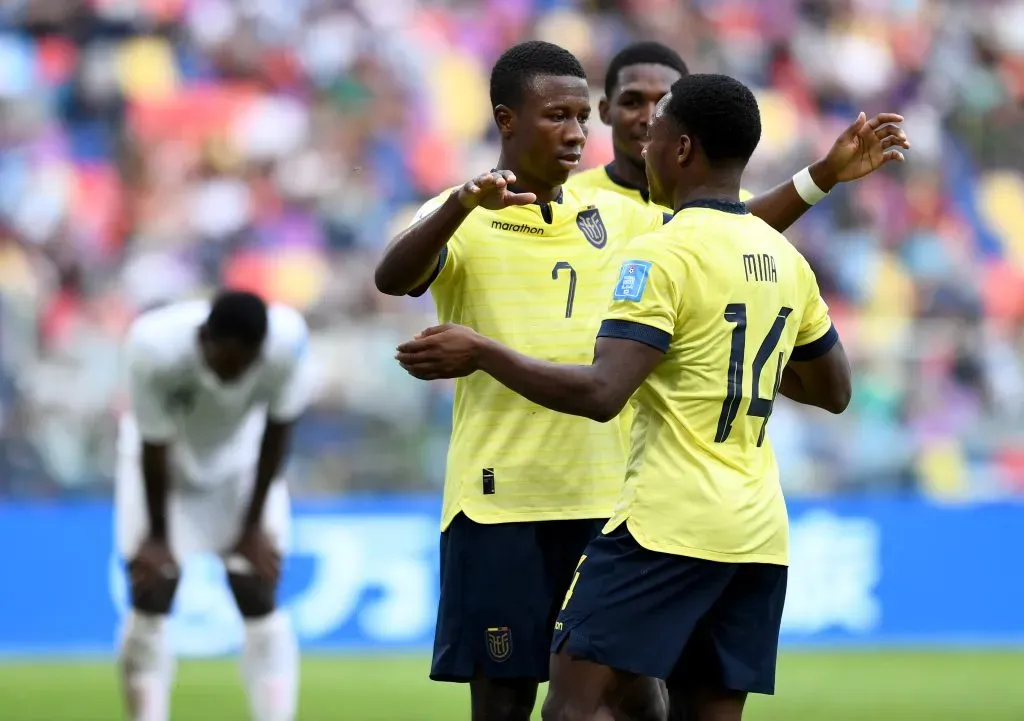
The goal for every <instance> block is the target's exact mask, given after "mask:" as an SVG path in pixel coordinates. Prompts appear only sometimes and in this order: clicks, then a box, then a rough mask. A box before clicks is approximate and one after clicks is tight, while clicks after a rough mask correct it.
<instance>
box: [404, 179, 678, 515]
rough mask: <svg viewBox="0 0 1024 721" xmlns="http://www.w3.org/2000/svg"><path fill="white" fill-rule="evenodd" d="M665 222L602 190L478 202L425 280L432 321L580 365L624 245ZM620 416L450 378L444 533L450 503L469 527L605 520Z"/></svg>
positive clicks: (624, 445) (621, 463) (621, 439)
mask: <svg viewBox="0 0 1024 721" xmlns="http://www.w3.org/2000/svg"><path fill="white" fill-rule="evenodd" d="M450 192H451V191H446V192H444V193H442V194H441V195H439V196H438V197H437V198H434V199H433V200H431V201H428V202H427V203H426V204H425V205H424V206H423V208H421V210H420V212H419V213H418V214H417V217H422V215H425V214H426V213H428V212H430V211H432V210H433V209H434V208H436V207H438V206H439V205H440V204H441V203H443V202H444V200H445V199H446V198H447V197H448V195H449V194H450ZM663 222H664V216H663V213H662V212H661V211H660V210H658V209H655V208H648V207H645V206H643V205H641V204H639V203H636V202H633V201H631V200H628V199H625V198H622V197H620V196H619V195H616V194H614V193H607V192H604V191H587V192H585V193H581V192H577V191H574V190H572V189H564V190H563V192H562V194H561V196H560V198H559V199H558V200H557V201H556V202H553V203H549V204H544V205H539V204H534V205H529V206H525V207H512V208H505V209H503V210H500V211H491V210H487V209H484V208H476V209H475V210H473V212H471V213H470V214H469V216H468V217H467V218H466V220H465V221H463V223H462V225H461V226H460V227H459V229H458V230H457V231H456V232H455V234H454V235H453V237H452V238H451V239H450V241H449V242H448V244H447V246H446V248H445V250H444V252H443V253H442V256H441V259H440V262H439V264H438V265H439V267H438V271H437V272H436V274H435V276H434V278H433V279H432V282H431V284H430V293H431V295H432V296H433V298H434V302H435V305H436V306H437V315H438V320H439V321H440V322H441V323H458V324H461V325H465V326H468V327H470V328H472V329H474V330H476V331H477V332H479V333H481V334H483V335H485V336H488V337H489V338H493V339H494V340H496V341H498V342H500V343H502V344H504V345H506V346H508V347H509V348H512V349H514V350H517V351H520V352H522V353H525V354H526V355H529V356H533V357H537V358H544V359H547V360H551V361H556V362H559V363H590V362H591V359H592V358H593V353H594V338H595V336H596V334H597V330H598V327H599V326H600V324H601V318H602V317H603V315H604V313H605V311H606V309H607V307H608V298H609V296H610V293H611V289H612V287H613V285H614V284H615V279H616V278H617V277H618V269H619V265H620V261H621V260H622V253H623V250H624V248H625V246H626V244H627V243H628V242H629V241H630V239H632V238H634V237H636V236H639V235H643V234H644V233H647V232H648V231H650V230H652V229H654V228H656V227H659V226H661V225H662V223H663ZM627 423H628V419H623V420H621V421H617V422H612V423H605V424H602V423H595V422H594V421H590V420H587V419H586V418H579V417H575V416H568V415H563V414H560V413H556V412H554V411H551V410H548V409H546V408H542V407H540V406H538V405H536V404H534V403H531V402H530V401H528V400H526V399H525V398H523V397H521V396H519V395H517V394H515V393H513V392H512V391H510V390H509V389H507V388H505V386H503V385H501V384H500V383H498V382H497V381H496V380H494V379H493V378H491V377H490V376H489V375H487V374H485V373H474V374H472V375H471V376H469V377H467V378H460V379H459V380H457V381H456V383H455V407H454V412H453V429H452V437H451V444H450V447H449V451H448V466H447V471H446V474H445V489H444V507H443V511H442V519H441V527H442V529H444V528H447V526H448V524H449V523H450V522H451V520H452V518H454V517H455V515H456V514H457V513H458V512H459V511H462V512H464V513H465V514H466V515H467V516H468V517H469V518H471V519H472V520H474V521H476V522H478V523H505V522H510V521H543V520H558V519H563V520H570V519H583V518H608V517H610V516H611V512H612V509H613V507H614V505H615V502H616V500H617V499H618V497H619V491H620V489H621V487H622V481H623V478H624V475H625V466H626V457H627V450H628V427H627Z"/></svg>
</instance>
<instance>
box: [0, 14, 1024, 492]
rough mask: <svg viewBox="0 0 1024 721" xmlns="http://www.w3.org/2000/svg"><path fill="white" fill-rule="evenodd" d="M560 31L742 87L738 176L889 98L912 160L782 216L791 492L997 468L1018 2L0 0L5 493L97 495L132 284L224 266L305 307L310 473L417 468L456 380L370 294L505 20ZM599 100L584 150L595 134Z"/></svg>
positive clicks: (166, 288) (431, 189)
mask: <svg viewBox="0 0 1024 721" xmlns="http://www.w3.org/2000/svg"><path fill="white" fill-rule="evenodd" d="M528 37H540V38H545V39H551V40H554V41H556V42H559V43H561V44H563V45H566V46H567V47H569V48H570V49H571V50H573V51H574V52H576V53H577V54H579V55H580V57H581V59H583V61H584V63H585V65H586V67H587V68H588V70H589V72H590V73H591V74H592V75H591V77H592V80H593V86H594V88H595V100H596V98H597V95H598V94H599V92H600V91H599V90H597V88H598V87H599V86H600V84H601V81H602V80H603V77H602V73H603V68H604V66H605V64H606V62H607V61H608V59H609V57H610V56H611V55H612V54H613V53H614V52H615V51H616V50H617V49H618V48H619V47H621V46H622V45H623V44H625V43H627V42H629V41H630V40H632V39H635V38H639V37H644V38H654V39H658V40H661V41H663V42H667V43H669V44H671V45H673V46H674V47H676V48H677V49H678V50H679V51H680V52H681V53H682V54H683V56H684V57H685V58H686V60H687V62H688V63H689V64H690V67H691V68H693V69H694V70H697V71H722V72H727V73H730V74H733V75H736V76H738V77H740V78H742V79H743V80H745V81H746V82H748V83H751V84H752V85H754V86H756V87H757V88H759V94H760V100H761V104H762V114H763V119H764V140H763V142H762V147H761V148H760V149H759V151H758V154H757V156H756V159H755V162H754V164H753V166H752V168H751V172H750V177H749V180H748V183H749V186H750V187H752V188H754V189H756V188H758V187H761V188H766V187H768V186H769V184H771V183H774V182H777V181H778V180H779V179H780V178H782V177H785V176H786V175H788V174H789V173H791V172H793V171H795V170H796V169H798V168H799V167H801V166H802V164H804V163H806V162H808V161H809V160H810V159H811V158H812V157H814V156H815V155H816V154H818V153H821V152H823V151H824V150H825V149H826V148H827V146H828V144H829V143H830V142H831V140H832V138H833V137H834V136H835V135H836V134H837V133H838V132H839V131H840V130H841V129H842V128H843V127H844V126H845V125H846V124H848V123H849V122H850V121H851V120H852V119H853V118H854V117H855V116H856V114H857V112H858V111H860V110H862V109H863V110H865V111H868V112H877V111H880V110H892V109H895V110H899V111H901V112H903V113H904V114H905V115H906V117H907V129H908V131H909V132H910V133H911V134H912V136H913V142H914V148H913V150H912V151H911V153H910V156H909V160H910V162H909V163H908V164H907V165H906V166H904V167H902V168H897V169H893V170H892V172H889V173H886V174H883V175H879V176H877V177H874V176H873V177H872V178H870V179H869V180H867V181H866V182H862V183H859V184H857V185H856V186H855V187H850V188H843V189H842V190H840V191H837V192H836V193H835V195H834V197H832V198H830V199H829V200H827V201H826V202H824V203H822V204H821V206H820V207H818V208H816V209H815V210H814V212H813V213H811V214H810V215H809V216H808V217H807V218H806V219H805V220H804V221H803V222H802V223H801V224H800V225H799V226H798V227H797V228H796V229H794V231H793V233H792V235H791V237H792V238H793V240H794V242H796V243H797V244H798V245H799V246H800V247H801V248H802V249H803V250H804V252H805V253H806V254H807V256H808V258H809V259H810V260H811V262H812V264H813V265H814V266H815V268H816V270H817V271H818V273H819V277H820V279H821V285H822V288H823V291H824V292H825V293H826V295H827V296H828V299H829V301H830V304H831V305H832V307H833V310H834V315H835V318H836V322H837V324H838V325H839V326H840V328H841V331H842V333H843V337H844V339H846V340H847V343H848V345H849V346H850V351H851V354H852V356H853V357H854V359H855V360H856V364H857V368H856V374H857V379H856V383H857V384H856V393H855V398H854V405H853V407H852V408H851V410H850V411H849V412H848V413H847V414H846V415H844V416H842V417H839V418H823V417H822V414H820V413H817V412H813V411H811V412H808V411H806V410H805V409H803V408H799V407H796V406H794V405H792V404H788V403H786V402H785V401H780V403H779V405H778V408H777V409H776V416H775V419H774V420H773V428H774V430H773V433H772V435H773V437H774V438H775V445H776V447H777V449H778V451H779V455H780V461H781V463H782V466H783V469H784V474H783V475H784V478H785V480H786V483H787V485H788V486H789V489H790V491H791V492H794V493H837V492H858V493H860V492H875V491H883V492H925V493H929V494H933V495H935V496H938V497H944V498H959V497H965V496H975V497H977V496H993V495H1001V494H1007V493H1018V492H1022V491H1024V454H1022V453H1021V451H1020V450H1019V449H1020V448H1021V447H1024V443H1022V441H1024V438H1022V436H1024V424H1022V423H1021V420H1022V416H1024V365H1022V363H1021V351H1022V339H1024V336H1022V321H1024V175H1022V173H1021V168H1024V141H1022V140H1021V139H1022V138H1024V132H1022V131H1024V110H1022V109H1024V102H1022V99H1024V2H1019V1H1014V0H973V1H972V2H971V3H963V2H957V0H816V1H815V2H806V1H803V0H770V2H769V1H768V0H763V1H759V0H688V1H687V0H620V1H619V2H607V1H603V2H602V1H598V0H590V1H588V0H436V1H433V2H432V1H428V0H388V2H369V1H367V0H259V1H258V2H256V1H253V0H250V1H249V2H241V1H235V0H11V1H9V2H6V3H3V4H2V5H0V147H2V150H3V152H2V154H0V494H50V493H55V492H71V491H85V492H91V491H105V490H106V489H107V488H108V485H109V474H110V469H111V467H112V459H111V453H112V449H113V436H114V433H115V429H116V422H115V420H116V414H117V413H118V412H119V411H120V410H121V408H122V407H123V405H124V398H123V393H122V389H121V386H120V381H119V374H118V345H119V338H120V335H121V333H122V332H123V330H124V327H125V325H126V324H127V323H128V322H129V321H130V319H131V318H132V317H133V316H134V315H135V314H136V313H138V312H139V311H140V310H143V309H145V308H147V307H150V306H152V305H155V304H159V303H162V302H166V301H168V300H171V299H176V298H182V297H187V296H192V295H195V294H201V293H204V292H207V291H208V290H209V289H210V288H212V287H214V286H216V285H218V284H221V283H227V284H231V285H235V286H244V287H248V288H252V289H255V290H258V291H260V292H262V293H264V294H266V295H267V296H268V297H270V298H271V299H274V300H280V301H283V302H286V303H290V304H292V305H295V306H297V307H299V308H300V309H302V310H303V311H304V312H305V313H306V314H307V316H308V318H309V320H310V323H311V326H312V327H313V329H314V333H315V340H314V343H315V349H316V351H317V353H318V356H319V358H320V360H321V364H320V365H321V367H322V375H323V377H322V393H321V400H320V403H319V405H318V406H317V408H316V409H315V410H314V411H313V412H312V413H311V414H310V415H309V417H308V418H307V419H306V420H305V422H304V423H303V425H302V428H301V432H300V434H299V437H298V439H297V444H298V460H297V462H296V473H295V474H294V476H295V481H296V486H297V488H299V489H300V492H301V491H303V490H304V491H306V492H337V491H347V490H353V489H364V490H375V491H379V490H399V489H401V490H411V489H430V488H434V487H436V486H437V485H438V484H439V483H440V481H441V479H442V477H443V472H442V469H443V463H444V449H445V439H446V433H447V428H448V422H449V415H450V403H451V401H450V387H448V386H443V385H434V386H430V385H426V384H421V383H417V382H415V381H412V380H411V379H408V378H406V377H405V375H404V373H402V371H401V369H399V368H398V367H397V366H396V365H395V364H394V363H393V362H392V360H391V356H392V349H393V348H394V346H395V344H396V343H397V342H398V341H399V340H401V339H403V338H404V337H406V336H407V335H409V334H410V333H412V332H414V331H416V330H418V329H419V328H420V327H422V326H423V325H425V324H427V323H429V322H430V320H431V307H430V304H429V301H424V300H420V301H408V302H406V301H396V300H394V299H391V298H385V297H382V296H380V295H378V294H377V293H376V292H375V291H374V290H373V287H372V283H371V281H370V276H371V272H370V271H371V268H372V265H373V262H374V260H375V257H376V255H377V254H378V253H379V252H380V249H381V247H382V245H383V244H384V243H385V242H386V240H387V238H388V237H389V235H390V234H391V233H392V232H393V231H394V229H395V227H397V226H398V225H399V224H401V223H403V222H406V221H407V220H408V218H409V217H410V215H411V213H412V212H413V211H414V210H415V208H416V207H417V205H418V204H419V203H420V202H422V200H424V199H425V198H427V197H429V196H432V195H434V194H436V193H437V192H439V191H440V190H442V189H443V188H445V187H447V186H448V185H451V184H454V183H457V182H461V181H462V180H463V179H464V178H465V177H467V176H469V175H471V174H474V173H476V172H478V171H479V170H480V168H486V167H489V165H488V164H489V163H491V162H492V161H493V159H494V157H496V154H497V151H496V147H495V143H494V136H493V131H492V128H491V120H490V113H489V111H488V102H487V71H488V68H489V66H490V64H491V63H492V62H493V60H494V59H495V58H496V57H497V56H498V55H499V54H500V53H501V51H502V50H504V49H505V48H506V47H507V46H508V45H510V44H512V43H514V42H517V41H519V40H522V39H525V38H528ZM609 154H610V145H609V138H608V133H607V130H606V129H605V128H603V127H602V126H600V125H599V124H598V123H597V122H596V121H595V123H594V126H593V127H592V128H591V139H590V144H589V145H588V148H587V152H586V155H585V160H586V162H587V164H588V165H591V166H593V165H597V164H599V163H602V162H606V161H607V159H608V157H609Z"/></svg>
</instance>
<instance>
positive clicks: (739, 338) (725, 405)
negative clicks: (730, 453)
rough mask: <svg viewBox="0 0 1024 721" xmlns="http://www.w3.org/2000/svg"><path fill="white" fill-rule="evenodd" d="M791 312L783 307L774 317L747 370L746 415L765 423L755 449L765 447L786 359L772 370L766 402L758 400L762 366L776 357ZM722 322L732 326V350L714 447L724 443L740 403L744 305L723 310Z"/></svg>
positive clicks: (744, 334) (727, 307) (730, 305)
mask: <svg viewBox="0 0 1024 721" xmlns="http://www.w3.org/2000/svg"><path fill="white" fill-rule="evenodd" d="M792 312H793V309H792V308H786V307H782V308H780V309H779V314H778V315H777V316H775V322H774V323H772V327H771V329H770V330H769V331H768V335H766V336H765V337H764V340H763V341H761V346H760V347H759V348H758V349H757V355H755V356H754V362H753V363H752V364H751V366H750V375H751V383H752V385H751V388H750V405H749V406H747V415H748V416H755V417H756V418H762V419H764V420H763V421H762V423H761V432H760V433H759V434H758V436H757V445H758V446H760V445H761V444H762V443H764V434H765V429H767V427H768V418H769V417H770V416H771V414H772V405H773V404H774V403H775V396H776V395H777V394H778V392H779V385H780V384H781V383H782V370H783V365H782V359H783V356H784V355H785V354H784V353H782V352H779V354H778V365H777V367H776V369H775V383H774V384H773V385H772V394H771V396H770V397H769V398H762V397H761V391H760V388H761V372H762V371H763V370H764V367H765V365H767V363H768V361H769V360H770V359H771V357H772V355H774V354H775V348H776V347H777V346H778V345H779V339H780V338H781V337H782V331H784V330H785V329H786V319H788V318H789V314H790V313H792ZM725 321H726V322H727V323H735V324H736V327H735V328H733V329H732V349H731V350H730V352H729V375H728V378H727V379H726V392H725V400H724V401H722V414H721V415H720V416H719V417H718V430H717V431H716V432H715V443H725V442H726V441H727V440H729V434H730V433H732V424H733V423H734V422H735V421H736V416H737V415H738V414H739V410H740V402H741V401H742V400H743V367H744V365H745V358H744V356H745V355H746V346H747V305H746V303H730V304H729V305H727V306H725Z"/></svg>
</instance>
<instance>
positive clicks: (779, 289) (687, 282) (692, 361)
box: [599, 201, 838, 565]
mask: <svg viewBox="0 0 1024 721" xmlns="http://www.w3.org/2000/svg"><path fill="white" fill-rule="evenodd" d="M599 336H603V337H615V338H627V339H631V340H636V341H639V342H643V343H646V344H648V345H652V346H654V347H657V348H659V349H661V350H663V351H665V357H664V359H663V360H662V362H661V363H660V364H659V365H658V366H657V367H656V368H655V369H654V371H653V372H652V373H651V375H650V376H649V377H648V378H647V380H646V381H644V383H643V385H642V386H641V387H640V389H639V390H638V391H637V393H636V395H635V396H634V400H635V410H636V418H635V420H634V422H633V431H632V438H631V452H630V458H629V464H628V470H627V472H626V483H625V485H624V487H623V491H622V497H621V499H620V501H619V503H618V505H617V508H616V513H615V516H614V517H613V519H612V520H611V521H610V522H609V524H608V526H607V527H606V531H610V530H612V529H613V528H615V527H616V526H618V525H619V524H621V523H622V522H624V521H625V522H628V524H629V530H630V532H631V533H632V534H633V536H634V538H636V540H637V542H638V543H640V545H642V546H643V547H645V548H648V549H650V550H653V551H660V552H663V553H673V554H678V555H684V556H691V557H695V558H703V559H707V560H711V561H721V562H732V563H737V562H738V563H743V562H759V563H773V564H782V565H785V564H787V563H788V533H789V532H788V521H787V516H786V504H785V501H784V500H783V496H782V488H781V486H780V484H779V469H778V466H777V464H776V461H775V453H774V452H773V451H772V446H771V442H770V441H769V439H768V437H767V435H766V427H767V424H768V419H769V417H770V416H771V411H772V404H773V403H774V399H775V395H776V393H777V391H778V387H779V382H780V380H781V377H782V371H783V369H784V368H785V366H786V364H787V363H788V362H789V361H790V359H793V358H796V359H798V360H809V359H812V358H814V357H817V356H820V355H822V354H824V353H826V352H827V351H828V350H830V349H831V348H832V346H833V345H835V343H836V342H837V341H838V334H837V333H836V331H835V329H834V328H833V326H832V321H831V320H830V318H829V314H828V307H827V306H826V305H825V302H824V301H823V300H822V298H821V296H820V294H819V292H818V284H817V281H816V280H815V277H814V273H813V272H812V271H811V269H810V266H808V264H807V261H806V260H805V259H804V258H803V256H802V255H800V253H799V252H798V251H797V250H796V248H794V247H793V246H792V245H790V243H789V242H788V241H787V240H786V239H785V238H784V237H783V236H782V235H781V234H779V233H778V232H776V231H775V230H773V229H772V228H771V227H769V226H768V225H767V224H766V223H764V222H763V221H761V220H760V219H758V218H756V217H754V216H753V215H751V214H750V213H749V212H748V211H747V210H746V208H745V206H744V205H742V204H741V203H736V202H732V203H730V202H720V201H705V202H698V203H696V204H693V205H691V206H688V207H686V208H684V209H683V210H681V211H680V212H679V213H677V214H676V216H675V217H674V218H673V219H672V221H671V222H669V223H668V224H666V225H665V226H664V227H662V228H660V229H657V230H655V231H654V232H652V233H650V234H648V235H646V236H644V237H641V238H637V239H635V240H634V241H633V242H632V243H630V246H629V249H628V258H627V259H626V260H625V262H624V263H623V265H622V267H621V269H620V274H619V280H618V281H617V283H616V285H615V290H614V292H613V300H612V303H611V306H610V308H609V310H608V312H607V313H606V315H605V320H604V321H603V323H602V324H601V330H600V332H599Z"/></svg>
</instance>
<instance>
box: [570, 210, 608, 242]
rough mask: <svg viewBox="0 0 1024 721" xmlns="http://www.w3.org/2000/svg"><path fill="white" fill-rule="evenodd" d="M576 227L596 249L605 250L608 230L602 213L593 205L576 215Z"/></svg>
mask: <svg viewBox="0 0 1024 721" xmlns="http://www.w3.org/2000/svg"><path fill="white" fill-rule="evenodd" d="M576 227H577V228H579V229H580V232H581V233H583V237H584V238H586V239H587V242H588V243H590V244H591V245H592V246H594V247H595V248H603V247H604V246H605V243H607V242H608V229H607V228H605V227H604V221H603V220H601V211H599V210H598V209H597V208H596V207H595V206H593V205H591V206H590V207H589V208H584V209H583V210H581V211H580V212H578V213H577V214H576Z"/></svg>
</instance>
